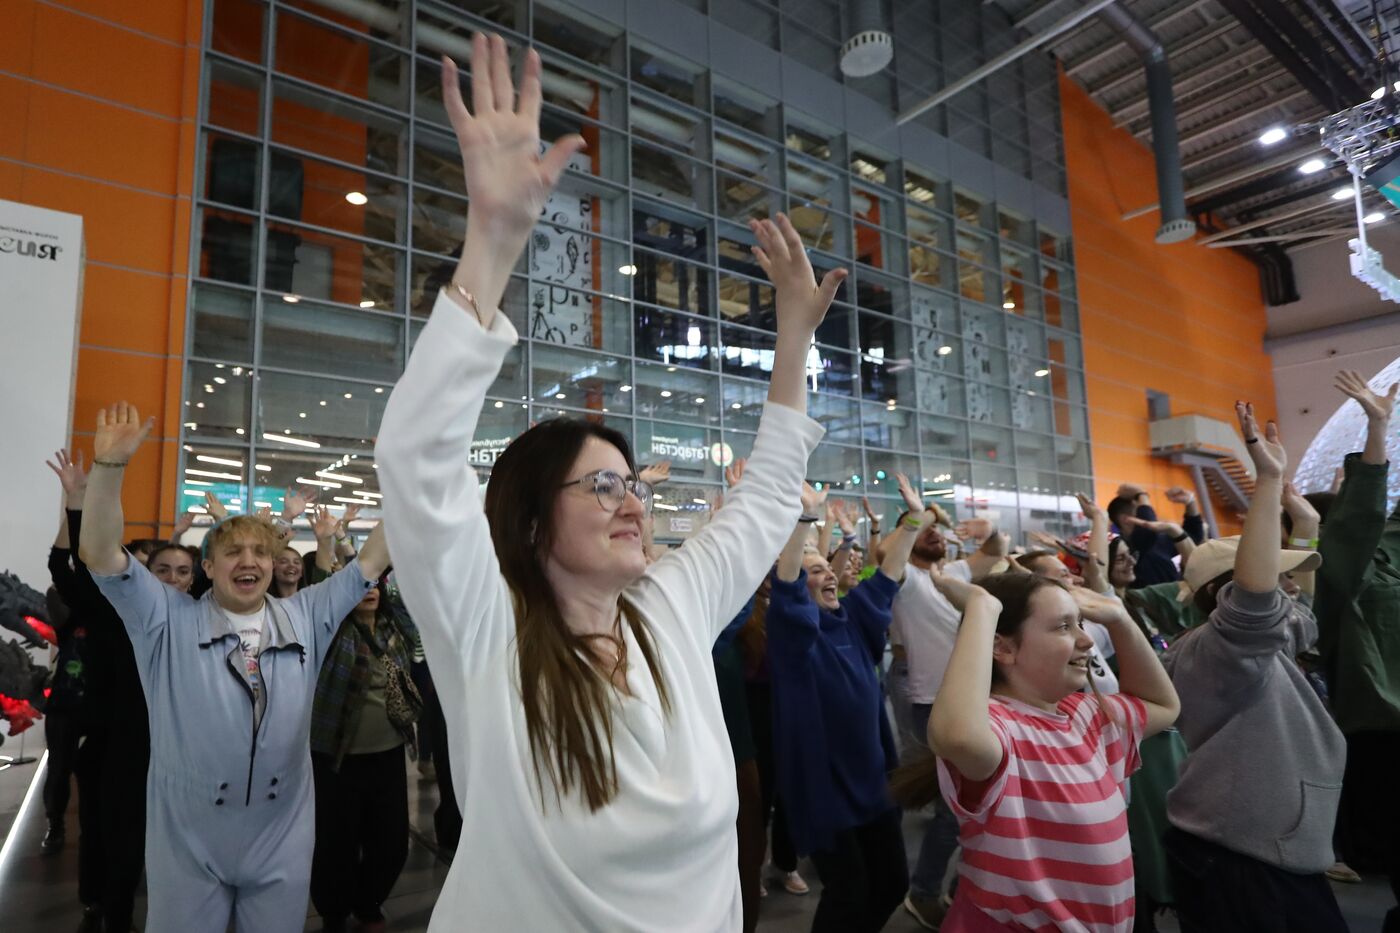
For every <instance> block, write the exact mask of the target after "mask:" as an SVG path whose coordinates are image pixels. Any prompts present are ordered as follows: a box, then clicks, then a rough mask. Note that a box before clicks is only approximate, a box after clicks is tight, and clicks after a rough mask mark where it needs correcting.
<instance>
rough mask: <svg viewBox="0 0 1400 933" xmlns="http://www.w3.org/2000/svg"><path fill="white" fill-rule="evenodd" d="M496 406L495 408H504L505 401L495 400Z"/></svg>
mask: <svg viewBox="0 0 1400 933" xmlns="http://www.w3.org/2000/svg"><path fill="white" fill-rule="evenodd" d="M496 407H497V408H505V407H506V403H505V402H497V403H496Z"/></svg>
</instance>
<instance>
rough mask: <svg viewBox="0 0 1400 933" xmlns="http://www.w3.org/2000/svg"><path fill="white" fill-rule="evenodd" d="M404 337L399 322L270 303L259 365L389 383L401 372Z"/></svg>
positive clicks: (322, 307) (301, 304)
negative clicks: (379, 380)
mask: <svg viewBox="0 0 1400 933" xmlns="http://www.w3.org/2000/svg"><path fill="white" fill-rule="evenodd" d="M403 338H404V334H403V319H402V318H398V317H389V316H387V315H380V314H373V313H365V312H363V311H343V310H340V309H337V308H330V307H326V306H325V305H317V304H314V303H311V302H306V301H302V302H298V303H297V304H294V305H291V304H286V303H285V302H281V301H269V302H268V303H267V304H266V306H265V307H264V309H263V318H262V364H261V365H265V366H274V367H278V368H281V369H295V370H306V371H308V372H320V373H325V374H327V375H332V376H351V377H354V378H358V379H381V380H383V381H385V382H393V381H394V380H395V379H397V378H398V377H399V373H401V372H403Z"/></svg>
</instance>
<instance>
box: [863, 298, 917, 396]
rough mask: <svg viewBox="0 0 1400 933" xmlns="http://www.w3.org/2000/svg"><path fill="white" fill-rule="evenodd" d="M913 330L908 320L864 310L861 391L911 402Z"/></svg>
mask: <svg viewBox="0 0 1400 933" xmlns="http://www.w3.org/2000/svg"><path fill="white" fill-rule="evenodd" d="M913 342H914V338H913V330H912V328H910V326H909V325H908V324H904V323H901V322H899V321H895V320H892V319H890V318H885V317H878V316H876V315H873V314H865V313H862V314H861V316H860V351H861V355H860V368H861V394H862V395H863V396H864V397H865V398H868V399H872V400H874V401H879V402H884V403H891V402H895V401H896V400H897V401H899V402H903V403H904V404H906V405H912V404H913V401H912V398H911V395H912V391H913V387H914V380H913V370H912V369H911V368H910V367H911V363H912V361H913Z"/></svg>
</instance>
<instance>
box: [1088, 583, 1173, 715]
mask: <svg viewBox="0 0 1400 933" xmlns="http://www.w3.org/2000/svg"><path fill="white" fill-rule="evenodd" d="M1071 595H1073V596H1074V601H1075V602H1076V603H1078V604H1079V612H1080V614H1081V615H1082V616H1083V617H1084V618H1085V619H1088V620H1089V621H1090V622H1097V623H1099V624H1100V625H1102V626H1103V627H1104V628H1106V629H1108V637H1109V638H1111V639H1112V640H1113V655H1114V657H1115V658H1116V659H1117V661H1118V688H1119V689H1120V690H1121V691H1122V692H1123V693H1126V694H1129V695H1131V696H1135V697H1137V698H1138V699H1139V700H1141V701H1142V702H1143V705H1144V706H1146V707H1147V727H1146V729H1145V730H1144V732H1143V738H1147V737H1148V736H1151V735H1156V734H1157V733H1158V732H1161V731H1162V730H1163V729H1166V728H1167V727H1168V726H1170V725H1171V724H1172V723H1174V722H1176V717H1177V716H1178V715H1179V714H1180V713H1181V700H1180V699H1179V698H1178V697H1177V695H1176V688H1175V687H1173V686H1172V679H1171V677H1169V676H1168V675H1167V672H1166V669H1165V668H1163V667H1162V662H1161V661H1160V660H1158V659H1157V652H1156V651H1155V650H1153V648H1152V644H1151V643H1150V642H1149V641H1148V640H1147V636H1146V635H1145V634H1143V631H1142V629H1140V628H1138V625H1137V623H1136V622H1134V621H1133V617H1132V616H1131V615H1129V613H1128V610H1127V608H1126V607H1125V606H1124V605H1123V603H1122V601H1120V600H1117V599H1114V598H1113V597H1111V596H1104V595H1102V594H1100V593H1094V592H1092V591H1090V590H1088V589H1086V588H1085V587H1082V586H1079V587H1075V588H1074V589H1073V590H1072V591H1071Z"/></svg>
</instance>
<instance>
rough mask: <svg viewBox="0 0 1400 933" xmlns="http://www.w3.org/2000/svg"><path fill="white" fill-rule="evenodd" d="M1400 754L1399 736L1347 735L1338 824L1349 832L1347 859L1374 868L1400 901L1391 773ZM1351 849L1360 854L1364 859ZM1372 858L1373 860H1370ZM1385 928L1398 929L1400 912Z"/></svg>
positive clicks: (1399, 799) (1399, 826) (1399, 829)
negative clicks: (1388, 883) (1390, 926)
mask: <svg viewBox="0 0 1400 933" xmlns="http://www.w3.org/2000/svg"><path fill="white" fill-rule="evenodd" d="M1397 754H1400V732H1355V733H1352V734H1351V735H1349V736H1347V767H1346V772H1345V774H1344V776H1343V777H1342V803H1341V812H1340V813H1339V814H1338V819H1339V820H1340V821H1341V822H1342V825H1344V826H1345V827H1346V838H1347V849H1348V851H1347V852H1346V853H1345V856H1346V857H1347V859H1348V860H1351V861H1352V867H1353V868H1355V867H1356V866H1357V865H1362V866H1364V867H1370V865H1369V864H1368V863H1371V862H1374V863H1377V864H1376V867H1377V868H1379V869H1380V870H1381V871H1383V872H1385V874H1386V877H1387V878H1388V879H1389V881H1390V891H1391V894H1392V896H1394V897H1395V898H1396V899H1397V900H1400V795H1397V794H1396V792H1395V786H1394V783H1393V778H1392V777H1391V772H1392V771H1393V770H1394V762H1395V756H1396V755H1397ZM1353 850H1359V852H1360V857H1358V856H1357V854H1354V851H1353ZM1367 856H1369V858H1368V857H1367ZM1391 914H1392V916H1391V917H1389V918H1387V923H1389V924H1392V925H1395V926H1396V927H1400V910H1392V911H1391Z"/></svg>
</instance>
